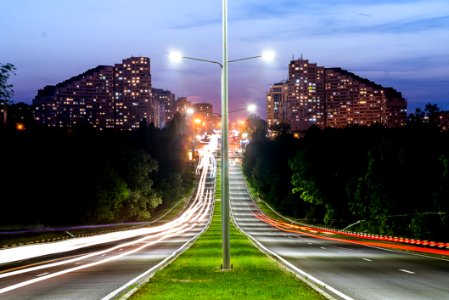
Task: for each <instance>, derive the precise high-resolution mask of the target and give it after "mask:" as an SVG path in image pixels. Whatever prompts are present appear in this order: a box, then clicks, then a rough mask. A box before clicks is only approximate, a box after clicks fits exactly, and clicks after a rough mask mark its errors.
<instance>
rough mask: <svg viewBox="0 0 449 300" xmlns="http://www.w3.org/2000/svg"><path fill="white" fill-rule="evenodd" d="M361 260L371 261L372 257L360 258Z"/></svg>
mask: <svg viewBox="0 0 449 300" xmlns="http://www.w3.org/2000/svg"><path fill="white" fill-rule="evenodd" d="M362 259H363V260H366V261H373V260H372V259H369V258H362Z"/></svg>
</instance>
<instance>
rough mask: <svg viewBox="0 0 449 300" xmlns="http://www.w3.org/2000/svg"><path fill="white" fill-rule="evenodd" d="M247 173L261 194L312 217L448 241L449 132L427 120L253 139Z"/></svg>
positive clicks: (296, 213)
mask: <svg viewBox="0 0 449 300" xmlns="http://www.w3.org/2000/svg"><path fill="white" fill-rule="evenodd" d="M244 172H245V174H246V176H247V178H248V179H249V181H250V182H251V184H252V185H253V186H254V187H255V188H256V189H257V190H258V191H259V193H260V195H261V197H262V198H263V199H265V200H267V201H268V202H270V203H271V204H272V205H274V206H275V207H276V208H277V209H279V210H280V211H282V212H284V213H287V214H289V215H292V216H295V217H298V218H304V219H306V221H308V222H310V223H320V224H323V223H324V224H328V225H332V226H334V227H337V228H344V227H346V226H347V225H349V224H351V223H354V222H356V221H360V223H359V224H358V225H357V227H355V226H354V227H351V229H354V230H355V229H356V230H362V231H369V232H372V233H380V234H388V235H404V236H409V237H416V238H423V239H438V240H449V219H448V214H449V134H448V133H447V132H441V131H440V130H439V128H438V127H436V126H431V124H422V123H421V124H417V123H416V122H415V123H413V124H410V125H409V126H407V127H405V128H398V129H389V128H383V127H381V126H372V127H357V126H352V127H348V128H345V129H318V128H311V129H310V130H309V131H308V132H307V133H306V134H305V136H304V138H301V139H300V140H296V141H295V140H293V139H292V138H291V137H290V136H288V135H280V136H278V137H277V138H276V139H274V140H268V139H265V138H262V139H256V140H254V141H253V142H251V143H250V144H249V145H248V147H247V151H246V155H245V159H244Z"/></svg>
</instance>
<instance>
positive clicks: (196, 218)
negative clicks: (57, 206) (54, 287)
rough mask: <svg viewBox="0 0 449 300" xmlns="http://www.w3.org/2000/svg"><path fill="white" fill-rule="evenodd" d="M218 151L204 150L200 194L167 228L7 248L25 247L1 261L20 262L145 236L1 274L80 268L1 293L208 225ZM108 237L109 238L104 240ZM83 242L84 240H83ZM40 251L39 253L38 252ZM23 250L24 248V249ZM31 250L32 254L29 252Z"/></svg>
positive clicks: (43, 275) (3, 254)
mask: <svg viewBox="0 0 449 300" xmlns="http://www.w3.org/2000/svg"><path fill="white" fill-rule="evenodd" d="M214 149H216V148H213V145H212V146H210V147H205V149H204V151H202V155H201V160H200V163H199V167H198V168H197V171H198V172H200V170H201V176H200V179H199V184H198V189H197V193H196V195H195V198H194V200H193V201H192V203H191V204H190V205H189V207H188V208H187V209H186V210H185V211H184V212H183V213H182V214H181V215H180V216H179V217H178V218H177V219H175V220H173V221H170V222H168V223H166V224H164V225H161V226H157V227H153V228H144V229H137V230H130V231H129V232H121V233H120V234H115V235H114V234H112V235H110V234H107V235H102V236H97V239H95V237H89V238H81V239H77V240H78V241H76V243H71V242H72V241H62V242H58V243H52V244H50V245H34V246H35V247H27V246H25V247H19V248H14V249H8V250H15V251H17V250H18V249H20V248H26V250H27V251H19V253H18V255H14V253H13V252H12V251H5V250H3V252H0V254H1V256H0V262H1V261H3V262H4V261H17V260H20V259H25V258H31V257H37V256H41V255H45V254H50V253H60V252H65V251H70V250H75V249H78V248H82V247H87V246H92V245H97V244H101V243H106V242H111V241H117V240H120V239H127V238H132V237H136V236H139V235H146V236H144V237H142V238H139V239H137V240H134V241H130V242H126V243H122V244H119V245H116V246H113V247H111V248H108V249H105V250H101V251H96V252H92V253H89V254H86V255H81V256H78V257H75V258H70V259H67V260H63V261H59V262H53V263H49V264H43V265H39V266H33V267H26V266H25V268H23V269H19V270H14V271H11V272H7V273H3V274H0V278H5V277H11V276H15V275H19V274H24V273H29V272H32V271H37V270H43V269H49V268H52V267H57V266H61V265H65V264H70V263H75V265H77V266H71V267H70V266H69V267H68V268H66V269H63V270H59V271H57V272H54V273H51V272H50V270H47V271H48V272H44V273H41V274H39V275H37V276H36V275H35V276H36V277H35V278H33V279H29V280H25V281H22V282H20V283H16V284H13V285H10V286H7V287H4V288H1V289H0V294H2V293H6V292H9V291H12V290H15V289H18V288H20V287H24V286H27V285H30V284H33V283H36V282H40V281H43V280H46V279H49V278H53V277H57V276H61V275H64V274H67V273H70V272H74V271H77V270H81V269H86V268H90V267H93V266H97V265H100V264H104V263H107V262H110V261H112V260H116V259H118V258H121V257H124V256H127V255H129V254H132V253H135V252H138V251H140V250H142V249H144V248H146V247H149V246H152V245H155V244H157V243H160V242H162V241H164V240H166V239H168V238H171V237H174V236H176V235H180V234H183V233H185V232H188V231H190V230H192V229H194V228H195V227H197V226H198V224H200V223H202V222H206V221H207V219H208V218H209V219H210V218H211V213H210V212H211V211H212V207H213V189H212V190H211V189H207V190H206V180H207V177H208V176H207V175H208V172H209V171H210V173H212V174H215V172H216V169H215V168H216V165H215V159H214V156H213V154H212V151H213V150H214ZM105 236H106V237H105ZM80 240H82V241H80ZM141 243H143V245H140V246H138V247H136V248H133V249H132V250H129V251H126V250H125V249H126V248H128V247H133V246H136V245H139V244H141ZM46 246H49V247H51V248H52V249H53V250H52V251H50V250H49V248H47V247H46ZM39 248H40V250H41V251H36V250H37V249H39ZM21 250H23V249H21ZM28 251H31V252H28ZM113 251H118V252H120V253H119V254H116V255H114V254H113V253H112V252H113ZM106 254H112V255H109V256H106ZM95 256H98V257H99V258H100V259H99V260H98V261H95V262H91V263H86V264H83V265H81V263H82V262H81V261H82V260H84V259H86V258H91V257H95ZM6 257H7V258H6Z"/></svg>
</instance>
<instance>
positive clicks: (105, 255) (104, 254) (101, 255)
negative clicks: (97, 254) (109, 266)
mask: <svg viewBox="0 0 449 300" xmlns="http://www.w3.org/2000/svg"><path fill="white" fill-rule="evenodd" d="M119 251H120V250H119ZM106 255H107V254H106V253H104V254H102V255H101V257H103V256H106Z"/></svg>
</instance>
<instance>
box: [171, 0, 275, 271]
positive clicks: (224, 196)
mask: <svg viewBox="0 0 449 300" xmlns="http://www.w3.org/2000/svg"><path fill="white" fill-rule="evenodd" d="M222 1H223V2H222V5H223V9H222V10H223V17H222V18H223V27H222V29H223V57H222V62H218V61H213V60H207V59H202V58H195V57H187V56H182V55H181V54H180V53H176V52H172V53H170V59H171V60H172V61H174V62H179V61H181V59H188V60H195V61H200V62H207V63H213V64H216V65H218V66H220V69H221V112H222V114H221V172H222V175H221V202H222V213H221V220H222V228H221V229H222V244H223V264H222V270H230V269H231V254H230V233H229V206H230V201H229V163H228V162H229V154H228V115H229V112H228V64H229V63H232V62H238V61H242V60H250V59H255V58H263V59H264V60H267V61H270V60H272V59H273V58H274V53H272V52H270V51H267V52H265V53H263V54H262V55H257V56H251V57H245V58H240V59H234V60H228V7H227V6H228V4H227V0H222Z"/></svg>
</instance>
